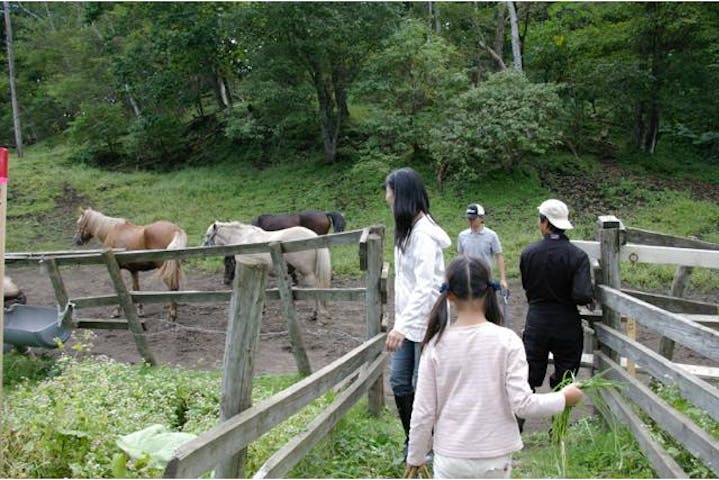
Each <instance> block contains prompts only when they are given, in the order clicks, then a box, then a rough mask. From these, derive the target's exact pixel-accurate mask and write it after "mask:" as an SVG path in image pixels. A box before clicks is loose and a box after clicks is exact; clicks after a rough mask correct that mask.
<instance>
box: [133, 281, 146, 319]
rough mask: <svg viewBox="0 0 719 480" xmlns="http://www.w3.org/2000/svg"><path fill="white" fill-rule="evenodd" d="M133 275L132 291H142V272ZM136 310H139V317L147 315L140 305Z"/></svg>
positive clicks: (139, 304)
mask: <svg viewBox="0 0 719 480" xmlns="http://www.w3.org/2000/svg"><path fill="white" fill-rule="evenodd" d="M130 273H131V274H132V290H133V291H135V292H139V291H140V272H136V271H134V270H133V271H132V272H130ZM135 308H137V316H138V317H142V316H144V315H145V312H144V311H143V309H142V304H141V303H138V304H137V305H136V306H135Z"/></svg>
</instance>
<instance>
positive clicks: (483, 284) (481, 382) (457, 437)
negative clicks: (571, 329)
mask: <svg viewBox="0 0 719 480" xmlns="http://www.w3.org/2000/svg"><path fill="white" fill-rule="evenodd" d="M445 276H446V282H445V283H443V284H442V287H441V288H440V291H441V294H440V296H439V298H438V299H437V301H436V303H435V304H434V307H433V309H432V311H431V313H430V317H429V324H428V327H427V333H426V335H425V337H424V341H423V343H422V347H423V350H422V355H421V357H420V365H419V373H418V379H417V389H416V392H415V400H414V406H413V410H412V420H411V428H410V439H409V452H408V455H407V465H408V466H421V465H423V464H424V462H425V456H426V454H427V453H428V452H429V451H430V449H433V450H434V465H433V468H434V476H435V478H489V477H499V478H502V477H504V478H509V476H510V474H511V470H512V468H511V464H512V453H513V452H516V451H518V450H521V449H522V446H523V444H522V438H521V436H520V433H519V429H518V428H517V421H516V419H515V415H518V416H520V417H523V418H538V417H544V416H549V415H554V414H556V413H559V412H561V411H562V410H563V409H564V407H565V405H569V406H571V405H574V404H576V403H577V402H578V401H579V400H580V399H581V397H582V392H581V390H579V388H578V387H577V385H576V384H571V385H568V386H566V387H564V388H563V389H562V390H561V391H559V392H552V393H545V394H537V393H533V392H532V390H531V388H529V384H528V383H527V370H528V367H527V359H526V356H525V353H524V346H523V344H522V340H521V339H520V338H519V337H518V336H517V334H516V333H514V332H513V331H512V330H510V329H508V328H504V327H501V326H500V325H501V324H502V316H501V313H500V309H499V305H498V303H497V298H496V294H495V291H496V289H498V287H499V286H498V285H496V284H493V283H492V282H491V279H490V270H489V267H488V266H487V264H486V263H485V262H484V261H483V260H481V259H479V258H474V257H466V256H459V257H457V258H456V259H455V260H454V261H452V263H451V264H450V265H449V266H448V267H447V270H446V275H445ZM450 302H451V303H452V304H454V306H455V308H456V313H457V319H456V321H455V322H454V323H450V311H449V306H448V303H450Z"/></svg>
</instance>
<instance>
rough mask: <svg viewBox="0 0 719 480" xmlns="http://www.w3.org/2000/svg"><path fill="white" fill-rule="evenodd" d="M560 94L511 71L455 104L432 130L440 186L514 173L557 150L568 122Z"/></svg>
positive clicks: (495, 76) (552, 87)
mask: <svg viewBox="0 0 719 480" xmlns="http://www.w3.org/2000/svg"><path fill="white" fill-rule="evenodd" d="M558 89H559V87H558V86H557V85H554V84H549V83H532V82H530V81H529V80H528V79H527V78H526V77H525V76H524V75H523V74H521V73H516V72H514V71H506V72H501V73H497V74H493V75H490V76H489V78H488V79H487V80H486V81H484V82H482V83H480V84H479V85H478V86H477V87H473V88H471V89H470V90H468V91H467V92H465V93H462V94H461V95H459V96H457V97H456V98H454V99H452V100H451V101H450V107H449V108H448V109H446V110H445V116H444V117H443V118H439V119H437V121H436V122H435V123H434V127H433V128H432V129H431V141H430V144H429V151H430V153H431V155H432V157H433V159H434V162H435V168H436V172H437V179H438V181H442V180H443V179H444V178H446V177H447V176H461V177H463V178H467V179H474V178H477V177H479V176H481V175H482V174H485V173H487V172H491V171H492V170H497V169H506V170H509V169H511V168H513V167H516V166H517V165H518V164H519V163H520V161H521V160H522V159H523V158H525V157H526V156H527V155H529V154H543V153H545V152H546V151H547V150H548V149H549V148H551V147H553V146H555V145H557V144H558V143H559V142H560V140H561V137H562V121H563V118H564V111H563V106H562V102H561V101H560V98H559V95H558V93H557V92H558Z"/></svg>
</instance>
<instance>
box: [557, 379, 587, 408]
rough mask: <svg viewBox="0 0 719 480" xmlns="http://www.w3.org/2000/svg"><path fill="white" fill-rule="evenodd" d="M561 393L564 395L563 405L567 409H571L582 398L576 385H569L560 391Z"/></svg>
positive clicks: (580, 391)
mask: <svg viewBox="0 0 719 480" xmlns="http://www.w3.org/2000/svg"><path fill="white" fill-rule="evenodd" d="M562 393H563V394H564V401H565V404H566V406H568V407H573V406H574V405H576V404H577V403H579V401H580V400H581V399H582V397H583V396H584V394H583V393H582V390H581V389H580V388H579V384H578V383H570V384H569V385H567V386H566V387H564V388H563V389H562Z"/></svg>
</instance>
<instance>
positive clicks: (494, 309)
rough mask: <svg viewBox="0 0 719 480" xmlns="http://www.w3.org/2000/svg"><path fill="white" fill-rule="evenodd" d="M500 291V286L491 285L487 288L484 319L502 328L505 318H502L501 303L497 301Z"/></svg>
mask: <svg viewBox="0 0 719 480" xmlns="http://www.w3.org/2000/svg"><path fill="white" fill-rule="evenodd" d="M498 289H499V285H495V284H494V283H491V284H490V285H489V287H488V288H487V293H486V296H485V300H484V305H485V307H486V311H485V312H484V317H485V318H486V319H487V321H489V322H492V323H494V324H497V325H500V326H502V325H504V318H503V316H502V309H501V308H499V301H498V300H497V290H498Z"/></svg>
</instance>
